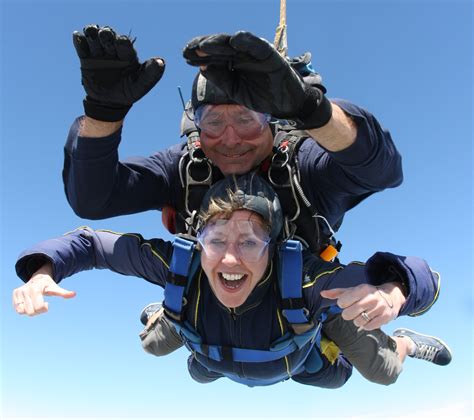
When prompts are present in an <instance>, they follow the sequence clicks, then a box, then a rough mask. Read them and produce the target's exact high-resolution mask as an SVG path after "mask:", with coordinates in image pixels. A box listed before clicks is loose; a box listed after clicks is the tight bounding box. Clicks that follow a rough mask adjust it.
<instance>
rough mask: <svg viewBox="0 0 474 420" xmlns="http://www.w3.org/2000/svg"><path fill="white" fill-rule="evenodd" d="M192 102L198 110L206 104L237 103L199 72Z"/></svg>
mask: <svg viewBox="0 0 474 420" xmlns="http://www.w3.org/2000/svg"><path fill="white" fill-rule="evenodd" d="M191 103H192V105H193V109H194V111H196V109H198V108H199V107H200V106H201V105H204V104H214V105H219V104H235V103H236V102H235V101H233V100H232V99H231V98H230V97H229V96H228V95H227V94H226V93H225V92H224V91H222V90H221V89H219V88H218V87H217V86H216V85H215V84H214V83H212V82H211V81H209V80H207V79H206V78H205V77H204V76H203V75H202V74H201V72H199V73H198V74H197V75H196V77H195V78H194V82H193V90H192V93H191Z"/></svg>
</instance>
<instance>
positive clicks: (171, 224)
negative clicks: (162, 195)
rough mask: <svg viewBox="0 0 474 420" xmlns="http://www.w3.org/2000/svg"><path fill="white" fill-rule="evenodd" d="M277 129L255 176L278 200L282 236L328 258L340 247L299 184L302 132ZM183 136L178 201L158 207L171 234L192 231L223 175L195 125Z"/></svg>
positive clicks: (188, 128)
mask: <svg viewBox="0 0 474 420" xmlns="http://www.w3.org/2000/svg"><path fill="white" fill-rule="evenodd" d="M280 128H281V129H280V130H279V131H278V132H277V134H276V136H275V140H274V147H273V152H274V153H273V156H272V157H271V158H269V159H267V160H265V161H264V162H263V163H262V164H261V165H260V168H259V175H260V176H262V177H263V178H265V179H266V180H267V181H268V182H269V183H270V184H271V185H272V187H273V189H274V190H275V192H276V193H277V194H278V196H279V198H280V202H281V205H282V208H283V214H284V216H285V226H284V234H285V237H286V238H289V239H298V240H300V241H301V242H302V243H303V244H304V245H305V246H306V247H307V248H309V249H310V250H311V252H313V253H314V254H316V255H319V256H320V257H321V258H322V259H323V260H325V261H332V260H334V259H335V258H336V256H337V254H338V252H339V251H340V249H341V243H340V242H338V241H336V239H335V237H334V235H335V234H334V230H333V228H332V227H331V225H330V224H329V222H328V221H327V220H326V218H325V217H324V216H322V215H321V214H319V213H318V211H317V209H316V208H314V206H313V205H312V204H311V202H310V201H309V200H308V198H307V197H306V195H305V193H304V191H303V187H302V185H301V177H300V171H299V163H298V149H299V147H300V146H301V144H302V143H303V142H304V141H305V140H306V139H307V135H305V133H304V132H302V131H294V130H293V131H288V130H291V127H289V126H280ZM183 135H186V136H187V152H185V153H184V154H183V156H182V157H181V159H180V161H179V175H180V183H181V187H182V189H183V193H184V194H181V197H183V200H182V202H181V203H180V204H179V205H178V209H172V208H170V207H165V208H163V214H162V218H163V224H164V225H165V226H166V228H167V229H168V230H169V231H170V232H171V233H173V234H174V233H187V234H190V235H192V234H194V233H195V232H196V228H197V214H198V212H199V208H200V205H201V202H202V199H203V197H204V195H205V194H206V192H207V190H208V189H209V188H210V187H211V185H212V184H214V183H215V182H216V181H217V180H219V179H220V178H222V174H221V173H220V171H219V170H218V169H217V168H215V167H214V166H213V165H212V164H211V162H210V161H209V159H207V157H206V156H205V155H204V152H203V151H202V149H201V147H200V140H199V133H198V132H197V131H196V129H195V128H193V126H188V127H183Z"/></svg>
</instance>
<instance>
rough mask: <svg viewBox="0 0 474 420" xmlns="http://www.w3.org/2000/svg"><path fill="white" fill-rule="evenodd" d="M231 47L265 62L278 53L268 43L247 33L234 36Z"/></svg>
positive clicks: (243, 32)
mask: <svg viewBox="0 0 474 420" xmlns="http://www.w3.org/2000/svg"><path fill="white" fill-rule="evenodd" d="M230 45H231V46H232V47H233V48H234V49H236V50H238V51H240V52H244V53H247V54H250V55H251V56H252V57H254V58H256V59H258V60H265V59H267V58H268V57H270V56H271V55H272V54H274V53H276V50H275V49H274V48H273V47H272V45H271V44H270V43H269V42H268V41H266V40H264V39H262V38H259V37H257V36H255V35H254V34H252V33H250V32H245V31H240V32H237V33H236V34H235V35H234V36H232V38H231V39H230Z"/></svg>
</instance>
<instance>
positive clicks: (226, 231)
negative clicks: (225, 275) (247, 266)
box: [197, 219, 270, 262]
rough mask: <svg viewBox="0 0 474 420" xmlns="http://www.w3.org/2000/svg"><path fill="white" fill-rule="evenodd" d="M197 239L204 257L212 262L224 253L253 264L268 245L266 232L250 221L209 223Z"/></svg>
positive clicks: (222, 220)
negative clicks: (232, 254)
mask: <svg viewBox="0 0 474 420" xmlns="http://www.w3.org/2000/svg"><path fill="white" fill-rule="evenodd" d="M197 239H198V242H199V243H200V244H201V247H202V249H203V252H204V253H205V254H206V257H207V258H209V259H210V260H213V261H218V260H221V259H222V258H223V257H224V256H225V254H226V252H235V253H236V254H237V255H238V257H239V258H240V259H242V260H244V261H247V262H255V261H258V260H259V259H260V258H261V257H262V255H263V253H264V252H265V249H266V248H267V246H268V244H269V243H270V237H269V235H268V232H267V231H266V230H265V229H264V228H263V227H262V226H261V225H260V224H259V223H257V222H254V221H251V220H239V221H229V220H225V219H218V220H216V221H212V222H209V223H208V224H207V225H206V227H205V228H204V229H203V230H202V232H200V233H199V235H198V238H197Z"/></svg>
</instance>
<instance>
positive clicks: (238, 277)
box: [218, 273, 248, 291]
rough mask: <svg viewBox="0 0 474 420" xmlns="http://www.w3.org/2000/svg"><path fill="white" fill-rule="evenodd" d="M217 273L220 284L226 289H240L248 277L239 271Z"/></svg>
mask: <svg viewBox="0 0 474 420" xmlns="http://www.w3.org/2000/svg"><path fill="white" fill-rule="evenodd" d="M218 275H219V280H220V282H221V284H222V286H223V287H224V289H226V290H228V291H237V290H238V289H240V288H241V287H242V285H243V284H244V283H245V280H247V277H248V276H247V274H241V273H218Z"/></svg>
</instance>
